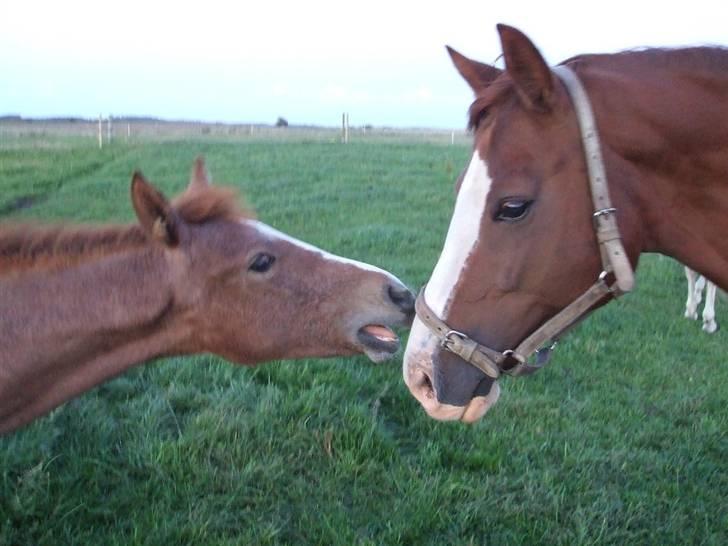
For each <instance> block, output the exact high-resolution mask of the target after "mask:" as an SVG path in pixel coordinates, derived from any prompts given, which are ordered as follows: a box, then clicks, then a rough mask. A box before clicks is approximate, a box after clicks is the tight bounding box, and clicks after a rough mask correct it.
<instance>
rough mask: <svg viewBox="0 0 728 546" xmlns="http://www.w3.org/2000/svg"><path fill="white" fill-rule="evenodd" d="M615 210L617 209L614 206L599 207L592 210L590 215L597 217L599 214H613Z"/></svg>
mask: <svg viewBox="0 0 728 546" xmlns="http://www.w3.org/2000/svg"><path fill="white" fill-rule="evenodd" d="M615 212H617V209H615V208H614V207H609V208H606V209H599V210H596V211H594V214H592V216H593V217H594V218H599V217H600V216H607V215H608V214H614V213H615Z"/></svg>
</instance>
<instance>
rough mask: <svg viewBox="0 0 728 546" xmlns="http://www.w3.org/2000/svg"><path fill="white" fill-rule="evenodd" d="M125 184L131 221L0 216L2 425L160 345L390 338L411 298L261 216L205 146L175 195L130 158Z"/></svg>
mask: <svg viewBox="0 0 728 546" xmlns="http://www.w3.org/2000/svg"><path fill="white" fill-rule="evenodd" d="M131 197H132V202H133V205H134V210H135V211H136V214H137V217H138V219H139V223H138V224H136V225H128V226H116V227H113V226H107V227H97V228H93V227H33V226H22V225H16V226H2V227H0V432H8V431H11V430H13V429H16V428H17V427H19V426H21V425H23V424H25V423H28V422H29V421H31V420H32V419H34V418H36V417H38V416H40V415H43V414H44V413H46V412H48V411H50V410H51V409H53V408H54V407H56V406H58V405H59V404H61V403H63V402H64V401H66V400H69V399H70V398H72V397H74V396H77V395H79V394H80V393H82V392H84V391H86V390H88V389H90V388H92V387H93V386H95V385H97V384H99V383H101V382H103V381H105V380H108V379H110V378H112V377H114V376H117V375H119V374H120V373H122V372H124V371H125V370H127V369H129V368H130V367H132V366H134V365H136V364H140V363H143V362H145V361H148V360H150V359H153V358H156V357H160V356H165V355H184V354H192V353H201V352H209V353H215V354H217V355H220V356H223V357H224V358H227V359H229V360H231V361H233V362H238V363H245V364H254V363H259V362H263V361H266V360H272V359H283V358H301V357H329V356H335V355H353V354H357V353H365V354H367V355H368V356H369V357H370V358H372V359H373V360H375V361H379V360H383V359H385V358H387V357H389V356H391V355H392V354H393V353H394V352H396V350H397V349H398V346H399V340H398V338H397V336H396V335H395V334H394V333H393V332H392V331H391V330H390V329H389V327H388V326H389V325H395V324H398V325H399V324H401V325H406V324H409V322H410V321H411V319H412V315H413V311H414V306H413V303H414V299H413V296H412V294H411V292H410V291H409V290H408V289H407V288H406V287H405V286H404V285H403V284H402V283H401V282H400V281H399V280H397V279H396V278H395V277H394V276H392V275H391V274H389V273H387V272H385V271H383V270H381V269H378V268H375V267H372V266H369V265H366V264H362V263H360V262H355V261H353V260H347V259H345V258H340V257H338V256H334V255H331V254H328V253H326V252H324V251H322V250H320V249H317V248H315V247H312V246H310V245H307V244H305V243H302V242H301V241H298V240H296V239H293V238H291V237H288V236H286V235H284V234H283V233H280V232H278V231H276V230H274V229H272V228H270V227H268V226H266V225H265V224H262V223H260V222H258V221H256V220H255V219H254V218H253V217H252V216H251V215H250V214H249V213H246V212H244V211H242V210H241V209H240V208H239V207H238V206H237V204H236V199H235V193H234V191H233V190H231V189H229V188H223V187H216V186H212V185H211V184H210V183H209V181H208V178H207V175H206V173H205V169H204V165H203V163H202V160H201V159H200V160H198V161H197V162H196V163H195V165H194V167H193V173H192V177H191V181H190V183H189V186H188V187H187V189H186V191H185V192H184V193H182V194H181V195H180V196H179V197H177V198H176V199H175V200H173V201H172V202H169V201H167V199H166V198H165V197H164V196H163V195H162V194H161V193H160V192H159V191H158V190H156V189H155V188H154V187H153V186H152V185H151V184H149V183H148V182H147V181H146V180H145V179H144V177H143V176H142V175H141V174H140V173H138V172H137V173H135V174H134V177H133V180H132V184H131Z"/></svg>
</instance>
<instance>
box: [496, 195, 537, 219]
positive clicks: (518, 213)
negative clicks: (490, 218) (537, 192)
mask: <svg viewBox="0 0 728 546" xmlns="http://www.w3.org/2000/svg"><path fill="white" fill-rule="evenodd" d="M531 203H533V201H529V200H527V199H505V200H503V201H501V204H500V206H499V207H498V212H496V214H495V219H496V220H502V221H505V222H515V221H517V220H522V219H523V218H524V217H525V216H526V214H527V213H528V209H529V208H530V207H531Z"/></svg>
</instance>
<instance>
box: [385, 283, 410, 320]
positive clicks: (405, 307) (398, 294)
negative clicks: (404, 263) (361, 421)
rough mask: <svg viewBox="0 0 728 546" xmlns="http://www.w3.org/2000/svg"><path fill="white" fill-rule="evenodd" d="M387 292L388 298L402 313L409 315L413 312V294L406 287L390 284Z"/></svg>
mask: <svg viewBox="0 0 728 546" xmlns="http://www.w3.org/2000/svg"><path fill="white" fill-rule="evenodd" d="M387 292H388V293H389V299H391V300H392V302H394V304H395V305H396V306H397V307H399V308H400V309H401V310H402V311H403V312H404V313H406V314H408V315H409V314H412V313H414V312H415V296H414V294H412V292H410V291H409V289H408V288H406V287H404V286H395V285H392V284H390V285H389V288H388V289H387Z"/></svg>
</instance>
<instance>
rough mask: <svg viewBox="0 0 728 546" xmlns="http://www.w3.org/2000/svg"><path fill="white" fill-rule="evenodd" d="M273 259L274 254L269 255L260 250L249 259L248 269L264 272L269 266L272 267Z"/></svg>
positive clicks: (274, 259)
mask: <svg viewBox="0 0 728 546" xmlns="http://www.w3.org/2000/svg"><path fill="white" fill-rule="evenodd" d="M275 261H276V258H275V256H271V255H270V254H268V253H266V252H260V253H258V254H256V255H255V257H254V258H253V259H252V260H251V262H250V265H249V266H248V271H253V272H255V273H265V272H266V271H268V270H269V269H270V268H271V267H273V264H274V263H275Z"/></svg>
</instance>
